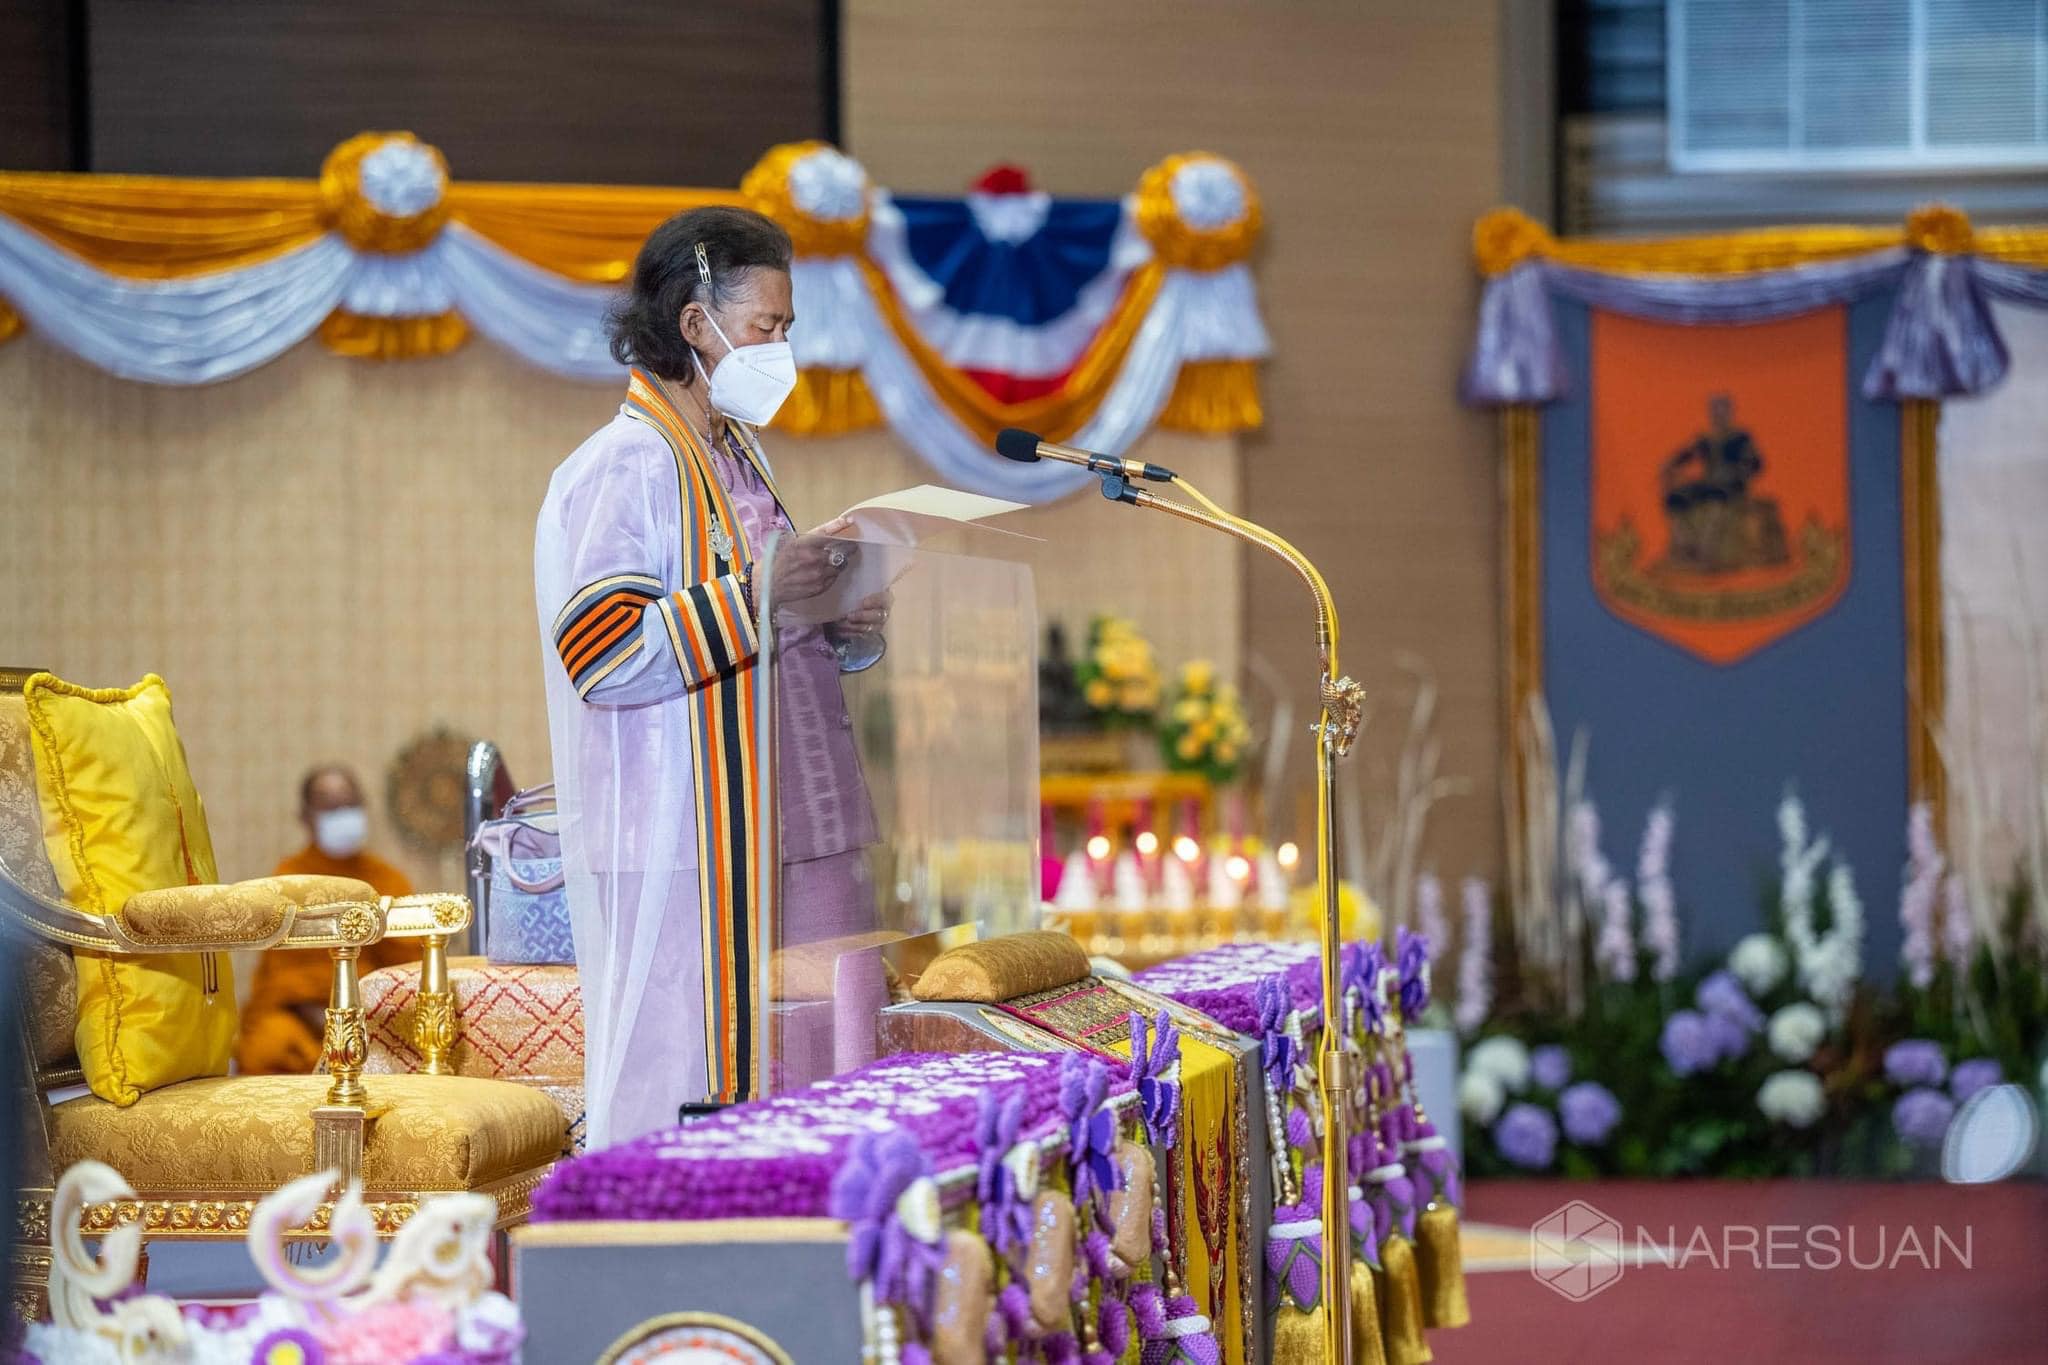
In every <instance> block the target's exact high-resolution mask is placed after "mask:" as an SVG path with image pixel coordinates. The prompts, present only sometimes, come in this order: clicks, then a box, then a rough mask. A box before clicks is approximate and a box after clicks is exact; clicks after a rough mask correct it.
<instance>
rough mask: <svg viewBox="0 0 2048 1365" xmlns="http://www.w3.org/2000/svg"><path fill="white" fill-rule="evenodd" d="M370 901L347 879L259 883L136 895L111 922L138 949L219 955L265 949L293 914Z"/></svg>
mask: <svg viewBox="0 0 2048 1365" xmlns="http://www.w3.org/2000/svg"><path fill="white" fill-rule="evenodd" d="M376 899H377V892H376V890H375V889H374V888H372V887H371V886H370V885H369V884H368V883H367V882H359V881H356V880H354V879H352V878H348V877H259V878H257V879H255V880H254V881H246V882H236V883H234V884H233V885H227V886H216V885H200V886H172V887H166V888H164V889H163V890H161V891H142V892H138V893H136V894H135V895H133V896H130V897H129V898H128V901H127V904H125V905H123V906H122V907H121V911H120V913H119V914H118V915H116V916H115V917H114V918H115V921H116V923H115V928H116V930H117V932H118V933H120V934H121V936H122V937H124V938H126V939H128V940H129V941H130V942H131V943H133V944H135V945H136V947H137V948H139V949H143V950H147V951H151V952H189V951H193V950H194V949H198V950H201V951H208V952H225V951H234V950H238V949H241V950H246V949H262V948H268V947H270V946H271V945H272V944H274V943H276V942H277V941H278V940H279V939H281V938H283V937H284V936H285V934H286V932H287V931H288V929H289V926H290V925H291V922H292V920H293V919H295V918H296V917H297V915H298V914H304V913H307V912H309V911H315V910H323V909H325V908H327V907H329V906H344V905H360V904H363V903H365V902H370V901H375V900H376ZM294 912H296V914H295V913H294Z"/></svg>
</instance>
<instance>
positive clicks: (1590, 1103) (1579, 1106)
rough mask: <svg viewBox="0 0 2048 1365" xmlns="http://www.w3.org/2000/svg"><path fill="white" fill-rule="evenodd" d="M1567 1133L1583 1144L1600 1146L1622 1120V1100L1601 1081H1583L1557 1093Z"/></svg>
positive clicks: (1559, 1109)
mask: <svg viewBox="0 0 2048 1365" xmlns="http://www.w3.org/2000/svg"><path fill="white" fill-rule="evenodd" d="M1557 1115H1558V1118H1559V1119H1560V1120H1562V1122H1563V1125H1564V1135H1565V1136H1566V1137H1568V1138H1570V1139H1571V1140H1572V1141H1573V1142H1576V1143H1578V1144H1579V1145H1580V1146H1581V1147H1597V1146H1599V1145H1600V1144H1601V1143H1603V1142H1605V1141H1607V1135H1608V1134H1610V1133H1612V1132H1613V1131H1614V1126H1615V1125H1616V1124H1617V1123H1620V1122H1621V1102H1620V1101H1619V1100H1617V1099H1615V1098H1614V1092H1612V1091H1610V1090H1609V1089H1608V1088H1607V1087H1606V1086H1604V1085H1601V1084H1600V1083H1599V1082H1598V1081H1580V1082H1579V1083H1578V1084H1577V1085H1575V1086H1572V1087H1571V1088H1570V1089H1568V1090H1566V1091H1565V1092H1564V1093H1563V1094H1562V1095H1559V1096H1558V1097H1557Z"/></svg>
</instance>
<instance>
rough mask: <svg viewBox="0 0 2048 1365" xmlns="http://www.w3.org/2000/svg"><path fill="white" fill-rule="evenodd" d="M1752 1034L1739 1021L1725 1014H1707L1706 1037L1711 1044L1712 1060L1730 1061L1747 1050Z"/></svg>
mask: <svg viewBox="0 0 2048 1365" xmlns="http://www.w3.org/2000/svg"><path fill="white" fill-rule="evenodd" d="M1753 1036H1754V1034H1752V1033H1751V1031H1750V1030H1748V1029H1745V1028H1744V1027H1743V1026H1742V1024H1741V1023H1740V1021H1738V1020H1734V1019H1730V1018H1729V1017H1728V1016H1727V1015H1725V1014H1710V1015H1708V1016H1707V1038H1708V1040H1709V1041H1710V1042H1711V1043H1712V1044H1713V1048H1714V1060H1715V1061H1717V1062H1732V1061H1734V1060H1736V1059H1737V1058H1739V1057H1741V1056H1742V1054H1743V1053H1745V1052H1747V1051H1749V1040H1750V1039H1751V1038H1752V1037H1753Z"/></svg>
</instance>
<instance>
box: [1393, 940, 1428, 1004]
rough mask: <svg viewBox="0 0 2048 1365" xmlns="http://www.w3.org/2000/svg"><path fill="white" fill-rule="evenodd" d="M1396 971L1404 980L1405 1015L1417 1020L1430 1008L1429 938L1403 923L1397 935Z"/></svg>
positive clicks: (1402, 991) (1402, 993) (1402, 992)
mask: <svg viewBox="0 0 2048 1365" xmlns="http://www.w3.org/2000/svg"><path fill="white" fill-rule="evenodd" d="M1395 941H1396V943H1397V944H1398V947H1397V948H1396V950H1395V965H1396V970H1397V971H1399V973H1400V979H1401V1017H1402V1018H1404V1019H1407V1020H1408V1021H1409V1022H1411V1023H1412V1022H1414V1021H1415V1020H1417V1019H1420V1018H1421V1017H1422V1012H1423V1011H1424V1010H1426V1009H1428V1008H1429V940H1428V939H1427V938H1424V937H1423V936H1422V935H1421V934H1417V933H1411V932H1410V931H1409V929H1408V926H1407V925H1405V924H1404V925H1402V926H1401V928H1400V931H1399V933H1398V935H1397V936H1396V940H1395Z"/></svg>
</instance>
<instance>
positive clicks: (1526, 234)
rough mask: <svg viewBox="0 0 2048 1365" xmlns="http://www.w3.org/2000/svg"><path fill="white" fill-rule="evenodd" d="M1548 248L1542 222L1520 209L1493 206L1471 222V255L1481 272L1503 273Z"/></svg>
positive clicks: (1547, 237) (1492, 274)
mask: <svg viewBox="0 0 2048 1365" xmlns="http://www.w3.org/2000/svg"><path fill="white" fill-rule="evenodd" d="M1549 248H1550V234H1549V233H1548V232H1547V231H1545V230H1544V227H1543V224H1541V223H1539V222H1537V221H1536V220H1535V219H1534V218H1531V217H1530V216H1529V215H1528V214H1526V213H1524V212H1522V211H1521V210H1520V209H1495V210H1493V211H1492V212H1491V213H1487V214H1484V215H1482V216H1481V217H1480V219H1479V221H1478V222H1477V223H1474V224H1473V225H1472V258H1473V260H1475V261H1477V262H1478V264H1479V273H1480V274H1482V275H1486V276H1489V277H1491V276H1494V275H1505V274H1507V273H1508V272H1509V271H1510V270H1513V269H1514V268H1515V267H1516V266H1518V265H1520V264H1521V263H1522V262H1523V261H1526V260H1528V259H1530V258H1531V257H1535V256H1542V255H1544V254H1545V253H1546V252H1547V251H1548V250H1549Z"/></svg>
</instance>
